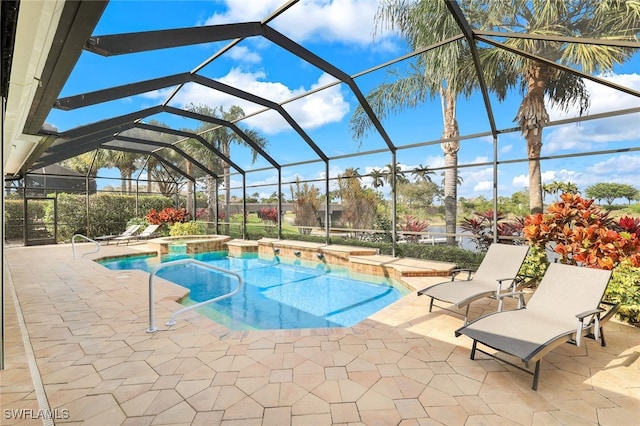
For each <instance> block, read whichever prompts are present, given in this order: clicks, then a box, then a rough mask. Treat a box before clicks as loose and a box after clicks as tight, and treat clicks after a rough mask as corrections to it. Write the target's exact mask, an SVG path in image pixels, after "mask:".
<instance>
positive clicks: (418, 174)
mask: <svg viewBox="0 0 640 426" xmlns="http://www.w3.org/2000/svg"><path fill="white" fill-rule="evenodd" d="M411 174H412V175H413V176H415V178H416V180H421V181H423V182H431V177H430V176H429V175H435V174H436V172H434V171H433V170H430V169H429V168H428V167H426V166H423V165H422V164H420V165H418V166H417V167H416V168H415V169H413V170H412V171H411Z"/></svg>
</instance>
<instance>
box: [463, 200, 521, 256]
mask: <svg viewBox="0 0 640 426" xmlns="http://www.w3.org/2000/svg"><path fill="white" fill-rule="evenodd" d="M494 223H495V225H494ZM460 228H461V229H462V230H463V231H466V232H470V233H471V234H472V235H473V238H474V240H473V241H474V243H475V245H476V248H477V249H478V250H480V251H482V252H486V251H487V250H488V249H489V246H490V245H491V244H492V243H493V241H494V233H493V230H494V228H495V229H496V232H497V237H496V238H497V240H498V241H500V242H502V243H507V244H513V241H514V240H513V238H505V237H518V236H521V235H522V221H520V220H508V218H507V215H506V214H504V213H501V212H497V213H496V214H495V219H494V212H493V210H487V211H484V212H478V211H477V212H473V217H465V218H463V220H462V222H461V223H460Z"/></svg>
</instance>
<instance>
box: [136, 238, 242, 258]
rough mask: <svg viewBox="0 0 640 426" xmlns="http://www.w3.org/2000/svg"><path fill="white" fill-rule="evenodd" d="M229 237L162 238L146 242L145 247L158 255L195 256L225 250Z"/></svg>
mask: <svg viewBox="0 0 640 426" xmlns="http://www.w3.org/2000/svg"><path fill="white" fill-rule="evenodd" d="M230 239H231V237H229V236H227V235H181V236H176V237H162V238H155V239H153V240H149V241H147V246H148V247H149V248H150V249H151V250H155V251H157V252H158V254H160V255H163V254H169V253H182V254H196V253H205V252H209V251H220V250H225V249H226V247H225V244H226V243H227V241H229V240H230Z"/></svg>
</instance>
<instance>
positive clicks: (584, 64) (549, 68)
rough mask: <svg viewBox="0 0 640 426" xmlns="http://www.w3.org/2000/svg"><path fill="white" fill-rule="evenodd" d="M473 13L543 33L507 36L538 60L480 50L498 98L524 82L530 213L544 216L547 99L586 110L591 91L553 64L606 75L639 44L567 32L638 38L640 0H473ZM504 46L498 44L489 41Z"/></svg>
mask: <svg viewBox="0 0 640 426" xmlns="http://www.w3.org/2000/svg"><path fill="white" fill-rule="evenodd" d="M480 3H481V12H482V13H481V14H474V13H475V12H478V10H468V11H467V13H468V14H470V16H477V17H481V19H478V21H477V22H476V24H478V25H479V26H480V28H481V29H483V30H494V31H501V32H505V31H510V32H516V33H529V34H532V33H533V34H536V35H540V36H543V37H508V36H507V37H505V41H504V43H503V46H505V47H506V48H507V49H517V50H519V51H522V52H526V53H527V54H530V55H532V56H533V57H530V58H524V57H522V56H519V55H514V54H513V53H512V52H510V51H508V50H506V49H502V48H500V49H496V48H482V49H480V52H479V56H480V61H481V62H482V64H483V68H484V70H485V74H486V78H487V80H489V81H496V82H500V83H502V87H500V86H498V85H493V87H492V89H494V90H495V91H496V93H497V95H498V98H499V100H503V99H505V97H506V93H507V89H508V88H509V87H512V86H516V85H519V86H520V88H521V89H522V90H523V92H524V93H525V96H524V98H523V100H522V103H521V104H520V107H519V109H518V112H517V114H516V118H515V121H517V122H518V124H519V125H520V128H521V129H522V134H523V136H524V137H525V139H526V141H527V151H528V157H529V191H530V208H531V213H542V209H543V205H542V181H541V172H540V152H541V149H542V128H543V127H544V126H545V125H546V124H547V123H548V121H549V114H548V113H547V110H546V106H545V98H546V99H548V100H549V102H550V104H551V105H554V106H557V107H559V108H561V109H563V110H565V111H566V110H568V109H569V108H571V107H573V106H574V105H577V106H578V107H579V112H580V114H583V113H584V112H586V110H587V109H588V107H589V94H588V92H587V89H586V86H585V84H584V82H583V80H582V78H581V77H580V76H579V75H577V74H574V73H571V72H565V71H561V70H560V69H559V68H557V67H555V66H553V65H552V64H553V63H559V64H561V65H563V66H573V67H574V68H575V69H579V70H581V71H582V72H585V73H595V72H600V73H606V72H608V71H611V70H612V69H613V66H614V64H616V63H620V62H623V61H625V60H627V59H629V58H630V57H631V56H632V55H633V54H634V53H635V50H633V49H626V48H622V47H620V46H607V45H604V44H597V45H590V44H586V43H568V42H566V41H565V40H562V39H561V37H580V38H581V39H589V38H593V39H599V38H602V37H603V36H604V37H606V39H607V40H610V41H622V40H625V41H636V40H637V39H636V33H637V30H638V27H639V26H640V3H638V2H635V1H590V0H570V1H567V0H548V1H531V0H513V1H509V2H504V1H491V2H469V3H467V4H465V5H463V7H468V8H474V7H475V5H478V4H480ZM491 44H492V45H494V46H500V43H498V42H492V43H491Z"/></svg>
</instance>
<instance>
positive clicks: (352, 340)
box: [0, 245, 640, 426]
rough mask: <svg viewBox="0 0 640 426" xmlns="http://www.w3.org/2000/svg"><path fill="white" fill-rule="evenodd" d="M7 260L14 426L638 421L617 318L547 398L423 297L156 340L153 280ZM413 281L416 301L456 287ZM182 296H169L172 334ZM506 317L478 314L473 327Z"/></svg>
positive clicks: (637, 393)
mask: <svg viewBox="0 0 640 426" xmlns="http://www.w3.org/2000/svg"><path fill="white" fill-rule="evenodd" d="M87 247H88V246H87ZM136 249H137V248H136V246H130V247H118V246H108V247H104V248H103V250H102V251H101V253H99V254H98V256H105V255H117V254H122V253H128V252H133V251H135V250H136ZM5 254H6V259H5V263H4V279H5V288H6V293H5V322H6V328H5V339H6V364H5V370H3V371H0V406H1V407H2V414H1V415H2V419H1V420H0V423H1V424H3V425H5V424H6V425H13V424H19V425H31V424H33V425H36V424H54V423H55V424H87V425H91V424H96V425H118V424H125V425H156V424H171V425H181V424H185V425H187V424H203V425H216V424H223V425H252V424H255V425H311V424H315V425H330V424H345V425H346V424H351V425H357V424H366V425H399V424H402V425H419V424H425V425H426V424H446V425H480V424H491V425H501V424H504V425H512V424H521V425H560V424H576V425H577V424H579V425H589V424H592V425H596V424H601V425H616V426H618V425H627V424H628V425H632V424H637V421H638V414H639V413H640V361H639V360H638V356H639V355H640V330H639V329H636V328H633V327H630V326H627V325H624V324H620V323H617V322H615V321H610V322H609V323H608V324H607V325H606V328H605V331H606V333H607V346H606V347H604V348H602V347H600V345H599V344H598V343H597V342H594V341H591V340H588V341H587V343H586V347H584V346H583V347H580V348H577V347H574V346H570V345H566V346H563V347H560V348H558V349H557V350H555V351H553V352H552V353H550V354H549V355H547V356H546V357H545V358H544V360H543V363H542V368H543V371H542V373H541V382H540V387H539V390H538V391H537V392H534V391H532V390H531V388H530V386H531V376H529V375H526V374H524V373H523V372H520V371H518V370H516V369H513V368H512V367H509V366H507V365H505V364H503V363H500V362H497V361H495V360H492V359H479V360H476V361H472V360H470V359H469V349H470V341H469V340H468V339H466V338H465V337H460V338H456V337H454V330H455V329H456V328H457V327H459V326H460V325H461V324H462V319H461V318H460V317H458V316H455V315H451V314H450V313H448V312H447V311H444V310H437V309H436V310H434V312H432V313H429V312H428V310H427V304H428V301H427V300H425V299H424V298H420V297H418V296H416V294H415V292H412V293H411V294H410V295H408V296H406V297H404V298H403V299H401V300H400V301H398V302H396V303H395V304H393V305H391V306H389V307H387V308H386V309H384V310H382V311H380V312H378V313H377V314H375V315H373V316H372V317H370V318H369V319H368V320H366V321H364V322H363V323H361V324H359V325H357V326H355V327H351V328H339V329H328V330H280V331H247V332H236V331H229V330H226V329H223V328H221V327H220V326H218V325H216V324H215V323H213V322H212V321H210V320H208V319H206V318H203V317H200V316H199V315H198V314H196V313H193V314H189V315H188V316H185V317H181V318H179V319H178V323H177V324H176V325H175V326H173V327H170V328H168V327H164V326H163V327H161V330H160V331H158V332H157V333H147V332H146V328H147V326H148V324H147V322H148V306H147V305H148V303H147V300H148V296H147V288H148V276H147V274H145V273H142V272H139V271H112V270H108V269H106V268H104V267H102V266H100V265H99V264H97V263H95V262H93V261H91V260H89V259H73V258H72V253H71V247H70V246H68V245H58V246H42V247H29V248H24V247H20V248H9V249H7V250H6V252H5ZM87 257H89V256H87ZM407 279H408V280H409V281H411V283H412V285H414V287H416V288H422V287H424V286H426V285H427V284H428V283H430V282H437V281H439V280H442V278H437V277H410V278H407ZM177 293H179V292H178V291H177V289H176V288H175V286H172V285H170V284H168V283H166V282H162V281H160V282H159V283H158V294H157V297H156V314H157V322H158V324H164V322H165V321H166V320H167V319H168V318H169V317H170V315H171V313H172V312H173V311H175V309H177V306H178V305H177V304H176V303H175V302H173V301H172V298H173V297H175V296H176V294H177ZM493 309H495V305H494V302H492V301H487V302H486V303H479V304H475V305H474V307H473V308H472V314H471V315H472V317H473V316H474V315H479V314H481V313H482V312H484V311H485V310H493ZM48 415H52V417H55V418H54V419H51V420H48V419H43V417H47V416H48Z"/></svg>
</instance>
